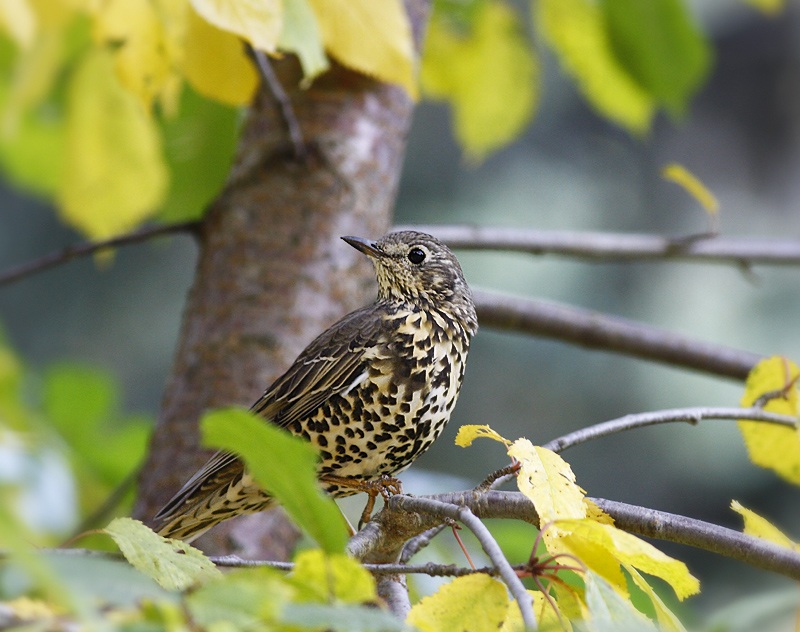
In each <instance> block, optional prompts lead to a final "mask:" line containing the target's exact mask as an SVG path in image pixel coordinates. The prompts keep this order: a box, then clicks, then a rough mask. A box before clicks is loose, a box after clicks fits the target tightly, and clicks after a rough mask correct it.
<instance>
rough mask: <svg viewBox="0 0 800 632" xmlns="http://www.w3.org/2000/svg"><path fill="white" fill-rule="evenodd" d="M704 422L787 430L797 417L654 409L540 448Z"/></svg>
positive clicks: (755, 410) (738, 410) (739, 410)
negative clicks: (741, 421) (750, 423)
mask: <svg viewBox="0 0 800 632" xmlns="http://www.w3.org/2000/svg"><path fill="white" fill-rule="evenodd" d="M704 419H727V420H730V419H734V420H735V419H750V420H752V421H763V422H765V423H771V424H778V425H780V426H787V427H789V428H796V427H797V423H798V419H797V418H796V417H791V416H790V415H779V414H777V413H770V412H767V411H765V410H763V409H761V408H708V407H699V408H673V409H670V410H657V411H653V412H648V413H635V414H631V415H625V416H624V417H620V418H618V419H612V420H610V421H604V422H603V423H599V424H595V425H594V426H589V427H587V428H581V429H580V430H576V431H575V432H571V433H569V434H567V435H564V436H562V437H559V438H557V439H553V440H552V441H548V442H547V443H545V444H544V446H542V447H545V448H547V449H548V450H552V451H553V452H563V451H564V450H566V449H567V448H571V447H573V446H576V445H579V444H581V443H586V442H587V441H591V440H592V439H598V438H599V437H607V436H609V435H612V434H616V433H618V432H623V431H625V430H632V429H634V428H644V427H646V426H655V425H658V424H665V423H673V422H677V421H679V422H687V423H690V424H696V423H698V422H700V421H702V420H704Z"/></svg>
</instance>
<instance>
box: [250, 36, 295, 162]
mask: <svg viewBox="0 0 800 632" xmlns="http://www.w3.org/2000/svg"><path fill="white" fill-rule="evenodd" d="M248 49H249V50H250V54H251V55H252V56H253V59H255V61H256V65H257V66H258V71H259V72H260V73H261V78H262V79H263V80H264V84H265V85H266V86H267V88H268V89H269V91H270V93H271V94H272V96H273V97H275V101H276V102H277V103H278V108H279V109H280V112H281V118H282V119H283V123H284V125H286V131H287V132H288V133H289V140H290V141H291V143H292V149H293V151H294V159H295V160H297V161H298V162H306V161H307V160H308V149H307V148H306V144H305V141H304V140H303V132H302V130H301V129H300V121H298V120H297V115H296V114H295V113H294V108H293V107H292V101H291V99H290V98H289V95H288V94H286V90H284V89H283V85H281V82H280V80H279V79H278V75H276V74H275V69H274V68H273V67H272V64H270V63H269V59H268V58H267V55H266V53H265V52H264V51H261V50H258V49H257V48H253V47H252V46H248Z"/></svg>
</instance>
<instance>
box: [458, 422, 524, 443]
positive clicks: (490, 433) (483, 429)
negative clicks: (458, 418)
mask: <svg viewBox="0 0 800 632" xmlns="http://www.w3.org/2000/svg"><path fill="white" fill-rule="evenodd" d="M481 437H485V438H486V439H493V440H495V441H498V442H500V443H502V444H504V445H505V446H506V447H508V446H510V445H511V442H510V441H509V440H508V439H506V438H505V437H502V436H500V435H499V434H498V433H496V432H495V431H494V430H492V429H491V428H490V427H489V426H486V425H483V426H476V425H470V424H466V425H464V426H461V427H460V428H459V429H458V434H456V445H457V446H459V447H461V448H466V447H468V446H471V445H472V442H473V441H475V439H479V438H481Z"/></svg>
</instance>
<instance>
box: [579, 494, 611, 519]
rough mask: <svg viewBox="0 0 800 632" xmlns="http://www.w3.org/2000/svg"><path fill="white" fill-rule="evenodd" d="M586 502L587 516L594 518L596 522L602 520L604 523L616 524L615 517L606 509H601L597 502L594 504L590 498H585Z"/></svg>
mask: <svg viewBox="0 0 800 632" xmlns="http://www.w3.org/2000/svg"><path fill="white" fill-rule="evenodd" d="M583 502H584V504H585V505H586V517H587V518H590V519H591V520H594V521H595V522H601V523H603V524H612V525H613V524H614V519H613V518H612V517H611V516H609V515H608V514H607V513H606V512H605V511H603V510H602V509H600V507H598V506H597V505H596V504H594V503H593V502H592V501H591V500H589V499H588V498H584V499H583Z"/></svg>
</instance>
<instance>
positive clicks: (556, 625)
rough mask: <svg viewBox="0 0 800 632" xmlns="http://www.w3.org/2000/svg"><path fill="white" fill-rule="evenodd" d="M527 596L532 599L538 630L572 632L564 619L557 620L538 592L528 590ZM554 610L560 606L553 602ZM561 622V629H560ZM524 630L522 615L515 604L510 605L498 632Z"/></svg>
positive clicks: (554, 613) (551, 608)
mask: <svg viewBox="0 0 800 632" xmlns="http://www.w3.org/2000/svg"><path fill="white" fill-rule="evenodd" d="M528 594H529V595H530V596H531V598H532V599H533V611H534V612H535V613H536V623H538V624H539V629H540V630H562V631H563V632H572V624H571V623H570V622H569V620H568V619H567V618H566V617H564V618H563V619H559V618H558V614H557V613H556V611H555V610H553V606H552V605H550V603H549V602H548V601H547V600H546V599H545V598H544V597H543V596H542V593H541V592H539V591H538V590H529V591H528ZM554 603H555V604H556V608H558V606H559V605H560V603H558V602H554ZM562 622H563V624H564V625H563V627H562ZM522 629H524V625H523V622H522V613H521V612H520V610H519V607H518V606H517V604H516V602H514V603H512V604H511V605H510V606H509V608H508V612H507V614H506V619H505V621H503V625H502V626H501V627H500V632H518V631H519V630H522Z"/></svg>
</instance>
